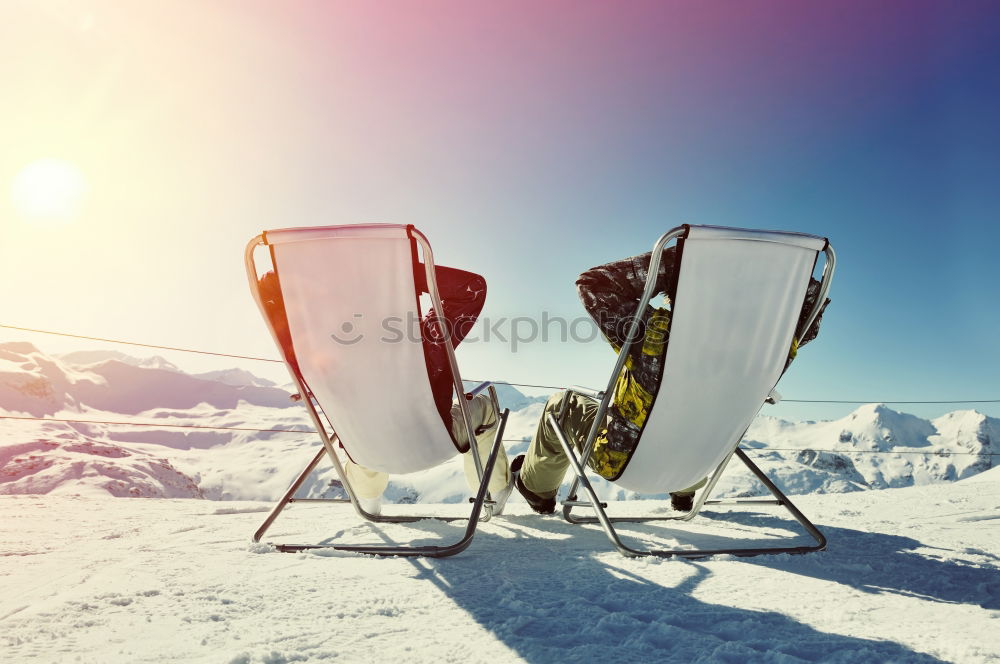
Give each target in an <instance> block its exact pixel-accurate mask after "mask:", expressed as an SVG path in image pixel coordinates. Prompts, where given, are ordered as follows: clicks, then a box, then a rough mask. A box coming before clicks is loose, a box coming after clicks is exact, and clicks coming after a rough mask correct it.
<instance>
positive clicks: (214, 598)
mask: <svg viewBox="0 0 1000 664" xmlns="http://www.w3.org/2000/svg"><path fill="white" fill-rule="evenodd" d="M500 392H501V395H500V396H501V401H502V403H503V404H504V405H505V406H508V407H510V408H511V410H512V412H511V415H510V420H509V423H508V427H507V433H506V436H507V443H506V449H507V451H508V454H509V455H510V456H511V457H512V456H513V455H515V454H517V453H519V452H521V451H523V450H524V449H525V448H526V446H527V444H528V443H527V441H528V440H529V438H530V437H531V435H532V433H533V431H534V428H535V426H536V424H537V422H538V420H539V416H540V414H541V410H542V402H544V398H542V399H538V398H529V397H526V396H525V395H523V394H521V393H519V392H518V391H517V390H515V389H513V388H511V387H509V386H501V388H500ZM0 416H2V417H3V419H0V516H2V518H0V590H2V592H0V662H8V661H9V662H16V663H20V662H100V663H104V662H160V661H181V662H189V661H190V662H223V663H229V662H247V663H249V662H266V663H270V664H277V663H280V662H295V661H312V662H326V661H339V662H374V661H389V662H425V661H426V662H435V663H437V662H441V661H444V662H463V663H465V662H490V663H491V664H493V663H498V662H532V663H543V662H579V663H586V662H598V661H600V662H602V663H603V662H733V663H742V662H799V661H805V662H933V661H948V662H963V663H964V662H1000V629H998V627H1000V569H998V568H1000V468H997V467H994V466H995V465H996V461H997V459H998V458H1000V457H998V456H997V455H998V452H1000V450H998V449H997V445H998V441H1000V421H998V420H996V419H994V418H990V417H986V416H984V415H982V414H980V413H977V412H975V411H955V412H953V413H948V414H946V415H944V416H942V417H940V418H937V419H934V420H925V419H921V418H917V417H914V416H912V415H908V414H905V413H900V412H896V411H894V410H892V409H890V408H887V407H885V406H884V405H878V404H871V405H866V406H862V407H860V408H858V409H857V410H855V411H854V412H853V413H850V414H849V415H847V416H846V417H844V418H841V419H839V420H835V421H828V422H788V421H784V420H780V419H775V418H771V417H767V416H766V415H764V416H761V417H759V418H758V419H757V420H756V421H755V422H754V424H753V425H752V426H751V428H750V430H749V431H748V433H747V436H746V438H745V439H744V442H743V446H744V448H745V449H746V450H747V451H748V453H749V454H751V455H752V456H753V457H755V460H756V461H757V462H758V463H759V464H760V465H761V467H762V468H764V470H765V471H767V472H768V474H769V475H771V476H772V477H773V478H774V479H775V481H776V482H777V483H778V484H779V486H781V487H782V488H783V489H784V490H785V491H786V492H788V493H789V494H793V495H795V501H796V503H797V504H798V505H799V506H800V507H801V508H802V509H803V511H805V513H806V514H807V515H809V516H810V517H812V518H813V519H814V521H815V522H816V523H817V525H819V526H820V527H821V528H822V529H823V530H824V532H825V533H826V535H827V537H828V538H829V542H830V544H829V548H828V550H827V551H825V552H822V553H816V554H810V555H805V556H787V555H781V556H766V557H758V558H750V559H739V558H732V557H715V558H711V559H706V560H700V561H686V560H657V559H652V560H650V559H626V558H623V557H622V556H620V555H619V554H618V553H616V552H614V551H612V549H611V548H610V546H609V544H608V543H607V540H606V538H605V537H604V535H603V533H602V532H601V531H599V530H597V529H595V528H592V527H578V526H570V525H569V524H566V523H565V522H564V521H562V520H561V519H560V518H558V517H541V516H538V515H535V514H533V513H531V512H530V511H529V510H528V508H527V506H526V505H525V504H524V502H523V500H522V499H521V498H520V496H518V495H516V494H515V495H514V496H513V497H512V499H511V502H510V503H509V504H508V506H507V514H505V515H504V516H502V517H499V518H495V519H494V520H492V521H490V522H489V523H485V524H482V525H481V527H480V530H479V532H478V534H477V536H476V539H475V540H474V542H473V543H472V546H471V547H470V548H469V549H468V550H467V551H465V552H463V553H462V554H460V555H458V556H456V557H453V558H447V559H443V560H427V559H399V558H389V559H385V558H373V557H368V556H359V555H350V554H343V553H337V552H332V551H318V552H310V553H302V554H282V553H278V552H276V551H275V550H274V549H273V548H272V547H269V546H267V545H264V544H261V545H253V544H251V543H250V536H251V533H252V532H253V531H254V530H256V528H257V526H258V525H259V524H260V522H261V521H262V520H263V518H264V516H265V513H266V511H267V509H268V508H269V506H270V504H271V502H272V501H273V500H275V499H276V498H277V497H278V496H279V495H280V494H281V493H282V492H283V491H284V490H285V488H286V487H287V486H288V484H289V482H290V481H291V480H292V478H293V477H294V476H295V475H296V474H297V473H298V472H299V471H300V469H301V468H302V467H304V466H305V464H306V463H307V462H308V461H309V459H310V458H312V456H313V455H314V454H315V451H316V449H317V441H316V438H315V434H310V433H308V430H309V429H311V426H310V423H309V419H308V418H307V416H306V414H305V411H304V409H303V408H302V406H301V405H300V404H297V403H295V402H293V401H291V400H290V399H289V394H288V392H287V389H285V388H282V387H279V386H276V385H275V384H274V383H272V382H270V381H266V380H263V379H260V378H258V377H256V376H254V375H253V374H251V373H249V372H247V371H246V370H243V369H233V370H229V371H217V372H210V373H204V374H188V373H185V372H183V371H181V370H180V369H179V368H178V367H176V366H175V365H173V364H171V363H170V362H168V361H166V360H164V359H162V358H155V357H154V358H134V357H131V356H128V355H125V354H122V353H116V352H108V351H86V352H78V353H72V354H68V355H63V356H55V355H48V354H46V353H44V352H42V351H40V350H39V349H37V348H35V347H34V346H32V345H30V344H25V343H8V344H0ZM12 418H13V419H12ZM25 418H43V420H44V421H38V420H30V419H25ZM56 420H72V421H56ZM81 420H86V421H88V422H89V423H81V422H80V421H81ZM117 422H132V423H135V422H141V423H145V424H144V425H143V426H139V427H136V426H129V425H125V424H117ZM186 426H192V427H198V428H192V429H185V428H182V427H186ZM226 427H228V428H226ZM260 429H275V430H280V431H260ZM288 430H298V431H305V433H288ZM738 465H739V464H735V463H734V464H731V467H730V468H729V469H727V471H726V474H725V476H724V477H723V479H722V481H721V482H720V484H719V486H718V493H719V494H720V495H723V496H752V495H758V494H760V493H762V487H761V486H760V485H759V483H758V482H757V481H756V480H755V479H754V478H753V477H752V476H751V475H750V474H749V473H748V472H746V471H745V470H743V469H741V468H739V467H738ZM333 479H334V474H333V471H332V468H331V467H330V465H329V464H326V463H324V464H321V466H320V468H319V469H318V470H317V472H315V473H314V475H313V476H312V477H311V478H310V479H309V481H307V482H306V483H305V484H304V485H303V487H302V489H301V490H300V495H306V496H312V497H317V496H329V495H332V494H335V493H336V492H337V488H336V487H335V486H334V485H332V484H331V481H332V480H333ZM598 490H599V492H600V493H601V494H602V495H603V496H605V497H608V498H624V499H630V500H628V501H627V502H625V503H624V504H621V505H616V506H615V508H616V510H617V511H618V513H622V512H625V513H627V512H629V511H643V512H649V511H656V510H661V511H668V510H669V506H668V505H667V504H666V503H664V502H663V501H662V500H658V499H657V498H663V497H664V496H662V495H661V496H659V497H657V496H653V497H652V499H649V498H650V497H646V499H645V500H631V499H634V498H637V496H634V495H633V494H631V493H629V492H627V491H624V490H620V489H618V488H616V487H615V486H613V485H611V484H608V483H606V482H603V480H602V481H600V482H598ZM468 495H469V494H468V490H467V489H466V487H465V480H464V476H463V473H462V467H461V461H460V459H458V458H456V459H453V460H452V461H450V462H448V463H446V464H443V465H442V466H440V467H438V468H435V469H432V470H430V471H426V472H423V473H414V474H412V475H407V476H401V477H395V478H393V481H392V483H391V484H390V486H389V489H388V490H387V492H386V495H385V498H386V502H387V503H393V502H396V503H404V504H396V505H393V504H387V505H386V507H385V510H386V512H389V513H392V512H400V511H401V512H407V511H411V512H412V511H414V510H417V511H420V512H421V513H430V514H435V515H458V514H462V513H463V512H464V511H466V510H467V503H466V502H465V501H466V498H467V496H468ZM664 495H665V494H664ZM118 497H134V498H144V499H143V500H124V499H122V498H118ZM410 503H416V504H410ZM743 509H744V510H751V511H740V512H737V511H727V508H722V507H714V506H713V507H711V508H709V509H708V510H706V511H705V512H704V513H703V514H702V515H701V516H699V517H698V518H697V519H695V520H694V521H693V522H691V523H690V524H687V525H680V524H678V523H676V522H672V525H651V524H646V525H632V526H625V527H624V528H623V534H624V536H625V537H626V539H629V538H634V539H635V540H637V541H638V542H641V543H645V544H647V545H655V546H657V547H660V548H664V547H684V546H698V547H701V548H706V547H707V548H715V547H718V546H720V545H721V543H722V542H723V541H724V540H725V539H727V538H737V539H741V540H746V541H747V543H750V542H754V543H756V544H758V545H763V546H766V545H768V543H769V542H774V541H775V540H777V539H779V538H782V537H789V536H797V535H798V533H799V531H798V530H797V527H795V526H794V525H793V522H791V521H790V520H789V519H788V518H787V516H786V515H785V514H784V513H782V512H781V511H779V510H777V509H776V508H774V509H772V508H746V507H744V508H743ZM460 529H461V526H460V525H456V524H448V523H445V522H442V521H437V520H430V521H422V522H419V523H416V524H411V525H372V524H364V523H359V520H358V518H357V517H356V516H355V515H354V513H353V511H351V510H350V508H349V507H347V506H345V505H331V504H309V505H305V504H301V503H300V504H296V505H295V506H294V507H293V508H291V509H290V510H289V511H287V512H286V513H285V514H284V515H282V517H281V518H279V520H278V521H277V522H276V523H275V525H274V526H273V527H272V529H271V531H270V532H269V533H268V537H267V539H268V541H294V542H300V543H314V542H321V541H337V542H343V543H352V542H353V543H381V542H399V543H408V542H418V543H427V544H430V543H441V540H442V539H446V540H452V539H457V537H458V533H459V530H460ZM801 543H806V539H805V538H804V537H802V538H801Z"/></svg>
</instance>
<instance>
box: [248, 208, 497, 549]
mask: <svg viewBox="0 0 1000 664" xmlns="http://www.w3.org/2000/svg"><path fill="white" fill-rule="evenodd" d="M258 246H266V247H267V248H268V249H269V250H270V258H271V262H272V265H273V268H274V271H275V273H276V275H277V280H278V282H279V283H280V292H281V297H282V299H283V304H284V314H285V318H286V320H287V326H288V336H289V338H290V342H291V351H290V352H288V351H287V349H285V348H284V347H283V344H282V339H281V338H280V335H279V334H278V332H277V329H276V327H275V324H274V320H273V319H272V317H271V316H272V313H271V312H269V311H267V310H266V309H265V307H264V303H263V302H262V299H261V294H260V291H259V285H258V272H257V268H256V265H255V262H254V250H255V249H256V248H257V247H258ZM417 247H419V248H420V251H421V253H422V260H423V265H421V264H420V262H419V257H418V256H417ZM246 263H247V274H248V277H249V280H250V286H251V291H252V292H253V294H254V297H255V299H256V301H257V303H258V306H260V308H261V312H262V314H263V315H264V319H265V321H267V323H268V326H269V329H270V330H271V333H272V336H274V339H275V343H276V344H277V345H278V347H279V349H281V350H282V353H283V355H285V356H286V357H285V359H286V364H287V365H288V368H289V371H290V372H291V374H292V378H293V380H294V381H295V383H296V385H297V386H298V388H299V394H300V395H301V396H302V401H303V403H304V404H305V406H306V408H307V409H308V410H309V413H310V416H311V417H312V419H313V422H314V424H315V426H316V429H317V431H318V432H319V434H320V437H321V439H322V441H323V449H321V450H320V451H319V452H318V453H317V455H316V456H315V457H314V459H313V461H312V463H311V464H310V465H309V466H308V467H307V468H306V470H305V471H303V473H301V474H300V475H299V477H298V478H297V479H296V481H295V482H293V484H292V486H291V487H290V488H289V490H288V491H287V492H286V494H285V496H284V497H283V498H282V500H281V501H279V503H278V504H277V505H276V506H275V508H274V510H272V513H271V514H270V515H269V517H268V520H267V521H265V523H264V524H263V525H262V526H261V528H260V529H259V530H258V531H257V533H256V534H255V535H254V539H255V541H259V540H260V538H261V537H262V536H263V534H264V532H265V531H266V530H267V529H268V527H270V525H271V523H272V522H273V521H274V519H275V518H276V517H277V516H278V514H279V513H280V512H281V511H282V510H283V509H284V508H285V507H286V506H287V505H288V504H289V503H290V502H297V501H300V500H303V499H295V498H293V495H294V493H295V491H296V490H297V489H298V487H299V486H300V485H301V484H302V483H303V481H304V480H305V479H306V477H307V476H308V474H309V473H310V472H311V471H312V470H313V469H314V468H315V467H316V466H317V465H318V463H319V462H320V461H321V460H322V459H323V458H324V456H326V457H328V458H329V459H330V461H331V462H332V463H333V465H334V467H335V468H336V471H337V474H338V475H339V476H340V480H341V482H342V483H343V485H344V488H345V489H346V490H347V493H348V495H349V496H350V500H351V502H353V503H354V506H355V508H356V509H357V511H358V513H359V514H360V515H361V516H362V517H364V518H366V519H369V520H371V521H413V520H415V519H416V518H415V517H409V516H407V517H388V516H381V515H375V514H371V513H369V512H367V511H365V510H364V509H363V508H362V507H361V505H360V504H359V502H358V500H357V499H356V497H355V494H354V491H353V489H352V487H351V485H350V482H349V481H348V478H347V475H346V473H345V472H344V469H343V466H342V464H341V462H340V460H339V458H338V454H337V450H336V448H337V446H338V445H339V446H341V447H342V448H343V449H344V451H345V452H346V453H347V454H348V455H349V456H350V458H351V459H352V460H353V461H354V462H355V463H357V464H359V465H361V466H364V467H366V468H368V469H370V470H375V471H382V472H385V473H410V472H414V471H418V470H425V469H428V468H432V467H434V466H437V465H439V464H441V463H442V462H444V461H447V460H448V459H450V458H452V457H454V456H455V455H456V454H458V453H459V451H460V450H459V449H458V447H457V446H456V443H455V442H454V441H453V439H452V436H451V435H450V433H449V430H448V429H447V428H446V426H445V424H444V422H443V421H442V418H441V415H440V414H439V413H438V410H437V408H436V406H435V402H434V396H433V392H432V390H431V385H430V381H429V379H428V373H427V365H426V360H425V357H424V349H423V344H422V342H421V340H420V339H419V338H417V339H414V338H412V334H410V335H409V336H407V332H408V329H407V327H406V326H407V324H408V323H409V322H412V321H419V320H420V315H421V312H420V306H419V297H418V295H419V294H418V293H417V290H416V280H415V276H414V275H415V270H416V269H420V270H422V271H423V272H424V273H425V274H426V279H427V284H428V290H429V291H430V298H431V303H432V306H433V307H434V310H435V311H436V312H441V311H442V307H441V301H440V297H439V294H438V289H437V282H436V279H435V272H434V262H433V257H432V253H431V249H430V245H429V243H428V242H427V240H426V238H425V237H424V236H423V235H422V234H421V233H420V232H419V231H417V230H416V229H415V228H413V227H412V226H403V225H390V224H370V225H356V226H330V227H320V228H294V229H283V230H276V231H267V232H265V233H263V234H262V235H260V236H258V237H256V238H254V239H253V240H251V242H250V244H249V245H248V247H247V252H246ZM445 336H446V337H447V333H445ZM445 345H446V348H447V354H448V361H449V364H450V368H451V373H452V382H453V385H454V388H455V390H456V394H458V395H461V396H463V397H464V396H465V392H464V389H463V387H462V380H461V375H460V374H459V371H458V366H457V363H456V361H455V356H454V349H453V347H452V345H451V341H450V339H448V340H447V341H446V342H445ZM289 356H293V357H294V359H293V357H289ZM487 388H488V389H489V390H490V394H491V395H492V398H493V404H494V407H495V408H496V409H497V412H499V405H498V403H497V400H496V394H495V391H493V389H492V386H489V385H488V384H484V385H481V386H479V388H477V390H476V391H479V390H482V389H487ZM470 397H471V395H470ZM458 401H459V404H460V406H461V410H462V415H463V418H464V425H465V430H466V431H467V433H468V440H475V432H474V431H473V426H472V423H471V421H470V419H469V412H468V408H467V406H466V399H465V398H460V399H459V400H458ZM317 406H318V409H317ZM320 412H322V414H323V416H325V418H326V420H327V421H328V422H329V424H330V426H331V427H332V429H333V434H332V435H328V434H327V433H326V427H325V426H324V422H323V418H322V417H321V416H320ZM505 423H506V412H505V413H503V414H501V417H500V423H499V426H498V429H497V435H496V439H495V441H494V445H493V450H492V454H491V455H490V457H489V461H488V462H485V460H482V459H479V457H478V448H477V446H476V445H472V446H471V448H472V454H473V455H474V459H475V461H476V468H477V471H478V473H479V478H480V483H481V486H480V491H479V492H478V495H477V496H476V499H475V500H474V502H473V509H472V515H471V516H470V517H469V527H468V529H467V532H466V536H465V537H464V538H463V539H462V540H460V541H459V542H457V543H456V544H453V545H449V546H442V547H438V546H429V547H428V546H424V547H391V546H390V547H386V546H349V545H340V544H337V545H331V548H337V549H346V550H354V551H362V552H365V553H376V554H386V555H431V556H443V555H451V554H453V553H457V552H458V551H461V550H462V549H464V548H465V547H466V546H468V543H469V541H471V537H472V534H473V533H474V530H475V525H476V522H477V521H478V520H479V519H480V514H481V513H483V517H484V518H485V519H488V518H489V516H490V514H491V501H490V500H489V497H488V492H487V490H486V486H487V483H486V482H483V478H484V477H488V476H489V470H491V469H492V464H493V463H494V462H495V459H496V457H497V453H498V450H499V446H500V439H501V438H502V432H503V427H504V425H505ZM487 466H488V468H487ZM484 506H485V512H483V508H484ZM417 518H421V517H417ZM315 547H316V545H281V548H282V549H283V550H289V551H294V550H301V549H303V548H315Z"/></svg>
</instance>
